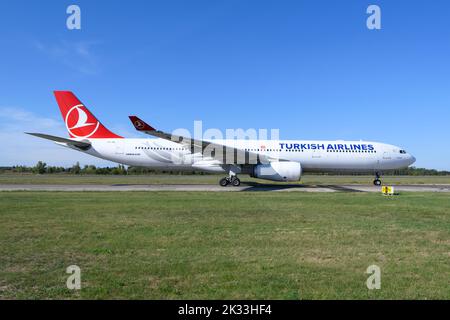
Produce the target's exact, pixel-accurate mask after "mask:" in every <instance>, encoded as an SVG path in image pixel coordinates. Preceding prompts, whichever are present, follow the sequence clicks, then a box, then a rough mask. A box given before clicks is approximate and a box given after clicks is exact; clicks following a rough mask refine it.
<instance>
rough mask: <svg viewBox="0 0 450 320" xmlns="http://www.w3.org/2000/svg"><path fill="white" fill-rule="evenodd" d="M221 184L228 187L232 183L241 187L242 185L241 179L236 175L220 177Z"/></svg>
mask: <svg viewBox="0 0 450 320" xmlns="http://www.w3.org/2000/svg"><path fill="white" fill-rule="evenodd" d="M219 184H220V185H221V186H222V187H226V186H227V185H229V184H231V185H233V186H235V187H239V186H240V185H241V180H239V178H238V177H236V176H230V177H225V178H222V179H220V181H219Z"/></svg>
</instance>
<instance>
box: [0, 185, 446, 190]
mask: <svg viewBox="0 0 450 320" xmlns="http://www.w3.org/2000/svg"><path fill="white" fill-rule="evenodd" d="M394 187H395V191H411V192H450V184H446V185H398V186H394ZM17 190H26V191H212V192H214V191H221V192H222V191H227V192H230V191H277V192H293V191H301V192H381V187H376V186H372V185H298V184H257V183H252V184H242V185H241V186H239V187H232V186H227V187H221V186H219V185H205V184H183V185H181V184H176V185H175V184H174V185H168V184H166V185H143V184H116V185H52V184H47V185H44V184H42V185H38V184H36V185H33V184H8V185H5V184H0V191H17Z"/></svg>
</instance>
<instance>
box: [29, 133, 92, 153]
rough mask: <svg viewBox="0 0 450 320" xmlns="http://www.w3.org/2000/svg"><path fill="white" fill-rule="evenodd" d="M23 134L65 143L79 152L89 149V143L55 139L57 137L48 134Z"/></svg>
mask: <svg viewBox="0 0 450 320" xmlns="http://www.w3.org/2000/svg"><path fill="white" fill-rule="evenodd" d="M25 133H26V134H29V135H32V136H35V137H39V138H43V139H47V140H52V141H54V142H58V143H65V144H67V145H69V146H74V147H77V148H79V149H81V150H87V149H89V148H90V147H91V143H90V142H89V141H76V140H71V139H66V138H61V137H57V136H51V135H49V134H44V133H31V132H25Z"/></svg>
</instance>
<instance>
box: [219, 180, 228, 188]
mask: <svg viewBox="0 0 450 320" xmlns="http://www.w3.org/2000/svg"><path fill="white" fill-rule="evenodd" d="M229 183H230V181H228V179H227V178H222V179H220V181H219V184H220V185H221V186H222V187H226V186H227V185H228V184H229Z"/></svg>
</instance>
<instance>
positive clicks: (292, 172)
mask: <svg viewBox="0 0 450 320" xmlns="http://www.w3.org/2000/svg"><path fill="white" fill-rule="evenodd" d="M301 175H302V166H301V165H300V163H299V162H293V161H274V162H271V163H269V164H259V165H257V166H255V167H254V169H253V174H252V177H255V178H260V179H266V180H271V181H299V180H300V177H301Z"/></svg>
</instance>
